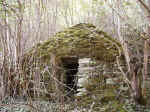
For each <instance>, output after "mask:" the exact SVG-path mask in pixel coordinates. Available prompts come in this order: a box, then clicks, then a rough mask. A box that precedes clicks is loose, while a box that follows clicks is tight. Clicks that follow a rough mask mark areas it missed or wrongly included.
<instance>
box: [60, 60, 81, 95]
mask: <svg viewBox="0 0 150 112" xmlns="http://www.w3.org/2000/svg"><path fill="white" fill-rule="evenodd" d="M78 61H79V59H78V57H63V58H62V65H63V67H64V69H65V70H64V72H65V81H64V83H65V85H66V87H65V90H66V91H67V92H69V95H71V94H75V93H76V92H77V81H78V77H77V72H78V67H79V62H78Z"/></svg>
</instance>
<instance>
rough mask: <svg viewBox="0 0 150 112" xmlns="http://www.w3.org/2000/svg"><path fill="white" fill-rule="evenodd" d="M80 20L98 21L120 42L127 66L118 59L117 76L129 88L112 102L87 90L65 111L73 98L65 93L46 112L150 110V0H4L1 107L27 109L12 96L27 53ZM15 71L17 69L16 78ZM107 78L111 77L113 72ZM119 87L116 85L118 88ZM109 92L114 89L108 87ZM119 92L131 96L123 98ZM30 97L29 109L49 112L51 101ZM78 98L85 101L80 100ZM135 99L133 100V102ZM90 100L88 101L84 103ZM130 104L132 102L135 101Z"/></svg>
mask: <svg viewBox="0 0 150 112" xmlns="http://www.w3.org/2000/svg"><path fill="white" fill-rule="evenodd" d="M80 23H90V24H93V25H95V26H96V28H97V29H99V30H102V31H104V32H106V33H107V34H108V35H109V36H110V37H112V38H114V39H116V40H118V41H119V42H120V44H121V46H122V51H123V53H122V54H121V55H122V56H123V58H124V60H125V68H122V66H121V65H120V64H119V60H117V59H116V61H115V62H116V64H117V69H118V70H119V71H120V73H121V75H119V76H117V77H118V79H120V80H121V81H122V82H124V85H126V86H127V87H128V88H127V89H126V88H123V89H125V90H123V91H126V93H121V92H122V89H121V91H120V93H119V92H118V93H117V94H119V96H115V102H111V101H112V100H114V99H113V98H112V97H111V98H110V97H109V98H110V99H109V98H108V99H105V100H99V101H97V102H100V101H101V103H97V102H96V101H95V99H94V98H93V97H92V98H89V96H88V95H87V96H86V95H85V96H84V98H85V99H84V98H83V99H81V98H82V97H81V98H80V97H79V98H77V99H76V98H75V99H74V101H72V100H69V104H71V105H69V110H65V109H66V105H67V104H68V102H67V104H65V99H64V97H60V98H58V99H57V100H56V101H55V103H56V102H57V104H58V106H52V104H50V105H51V106H50V105H49V106H48V107H51V109H52V110H47V112H51V111H54V112H55V111H60V112H65V111H66V112H67V111H68V112H69V111H70V112H80V111H81V112H82V111H83V112H87V111H89V112H95V111H99V112H134V111H139V112H149V111H150V110H148V108H149V107H150V101H149V99H148V98H150V97H149V96H150V95H149V94H150V90H148V89H147V85H148V84H147V82H148V83H149V81H147V79H148V77H149V54H150V52H149V51H150V50H149V48H150V0H0V43H1V44H0V86H1V87H0V97H1V104H0V111H2V112H3V111H4V109H5V108H6V110H7V109H8V107H9V106H10V105H11V107H12V108H13V107H18V108H19V109H20V110H10V111H11V112H12V111H14V112H17V111H25V110H23V107H20V105H21V104H20V103H19V105H18V103H16V101H14V100H15V98H14V99H13V96H12V97H11V98H10V99H9V96H10V91H9V90H10V88H11V86H10V85H13V84H12V83H11V80H14V79H15V81H16V82H15V83H22V82H25V81H24V79H23V78H22V77H24V75H25V74H24V72H23V70H22V61H23V58H24V56H25V54H26V53H27V52H28V51H29V50H30V49H31V48H32V47H33V46H35V45H36V44H37V43H42V42H44V41H46V40H47V39H48V38H50V37H53V36H54V35H55V34H56V33H57V32H60V31H63V30H64V29H67V28H69V27H72V26H74V25H76V24H80ZM68 47H69V46H68ZM87 55H88V54H87ZM93 62H94V61H93ZM94 63H95V62H94ZM108 68H109V67H108ZM110 69H111V68H110ZM38 72H39V71H38V70H37V71H35V73H38ZM13 74H15V75H14V77H13ZM17 74H18V75H17ZM12 77H13V79H12ZM108 77H109V79H110V76H108ZM111 78H112V77H111ZM35 79H37V77H36V78H35ZM96 81H97V80H95V81H94V82H96ZM104 83H105V82H104ZM117 83H118V82H117ZM118 84H120V83H118ZM93 85H95V83H93V84H92V85H89V86H87V85H85V88H87V89H89V91H95V89H94V90H92V89H90V86H93ZM117 86H118V85H117ZM149 86H150V85H148V87H149ZM23 87H24V86H23ZM17 88H18V87H16V89H17ZM114 88H115V89H116V90H117V88H119V87H114ZM99 89H101V88H99ZM25 92H26V91H25ZM107 93H111V91H110V90H108V91H107ZM24 94H26V93H24ZM90 94H97V93H90ZM91 96H92V95H91ZM106 96H107V95H106ZM108 96H109V95H108ZM118 97H119V98H122V99H128V100H127V101H124V100H120V99H119V98H118ZM127 97H129V98H127ZM20 99H21V98H20ZM26 99H27V101H26V102H25V103H23V104H22V105H25V106H27V107H28V108H30V109H29V111H31V112H32V111H33V112H34V111H39V112H46V110H42V109H43V108H41V107H40V106H41V105H48V104H47V102H46V103H45V102H43V104H40V103H39V102H38V103H37V102H36V103H35V102H34V101H33V100H32V98H30V97H27V98H26ZM78 99H81V101H79V102H75V101H78ZM89 99H90V100H89ZM93 99H94V100H93ZM116 99H117V100H116ZM131 99H134V100H133V102H134V103H133V102H132V100H131ZM86 101H87V103H84V102H86ZM6 102H7V103H6ZM102 102H105V103H102ZM34 103H35V104H34ZM89 104H90V105H91V106H89ZM127 104H132V106H129V105H127ZM35 105H36V106H35ZM54 105H56V104H54ZM141 105H142V106H141ZM67 106H68V105H67ZM27 107H26V108H27ZM54 107H56V109H54ZM2 109H3V110H2ZM21 109H22V110H21ZM40 109H41V110H40ZM117 109H119V110H117ZM136 109H137V110H136ZM138 109H144V110H138Z"/></svg>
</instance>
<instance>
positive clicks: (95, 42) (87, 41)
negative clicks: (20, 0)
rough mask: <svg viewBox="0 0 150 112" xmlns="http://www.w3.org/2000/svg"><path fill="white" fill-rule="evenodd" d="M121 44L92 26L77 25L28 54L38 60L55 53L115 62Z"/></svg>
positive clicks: (37, 46) (38, 45) (61, 55)
mask: <svg viewBox="0 0 150 112" xmlns="http://www.w3.org/2000/svg"><path fill="white" fill-rule="evenodd" d="M117 47H118V48H121V45H120V43H119V42H118V41H117V40H115V39H114V38H112V37H110V36H108V35H107V34H106V33H105V32H103V31H101V30H98V29H97V28H96V27H95V26H94V25H92V24H85V23H81V24H77V25H75V26H73V27H70V28H67V29H65V30H64V31H61V32H58V33H56V35H54V36H53V37H50V38H49V39H48V40H47V41H45V42H43V43H39V44H37V45H36V46H35V47H33V48H32V50H30V52H28V55H31V54H34V55H35V56H36V57H38V58H49V57H50V54H51V53H53V54H55V55H56V56H57V57H65V56H77V57H79V58H83V57H84V58H85V57H94V58H95V59H97V60H100V61H106V62H107V61H114V60H115V59H116V56H117V55H118V54H119V53H118V48H117Z"/></svg>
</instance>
